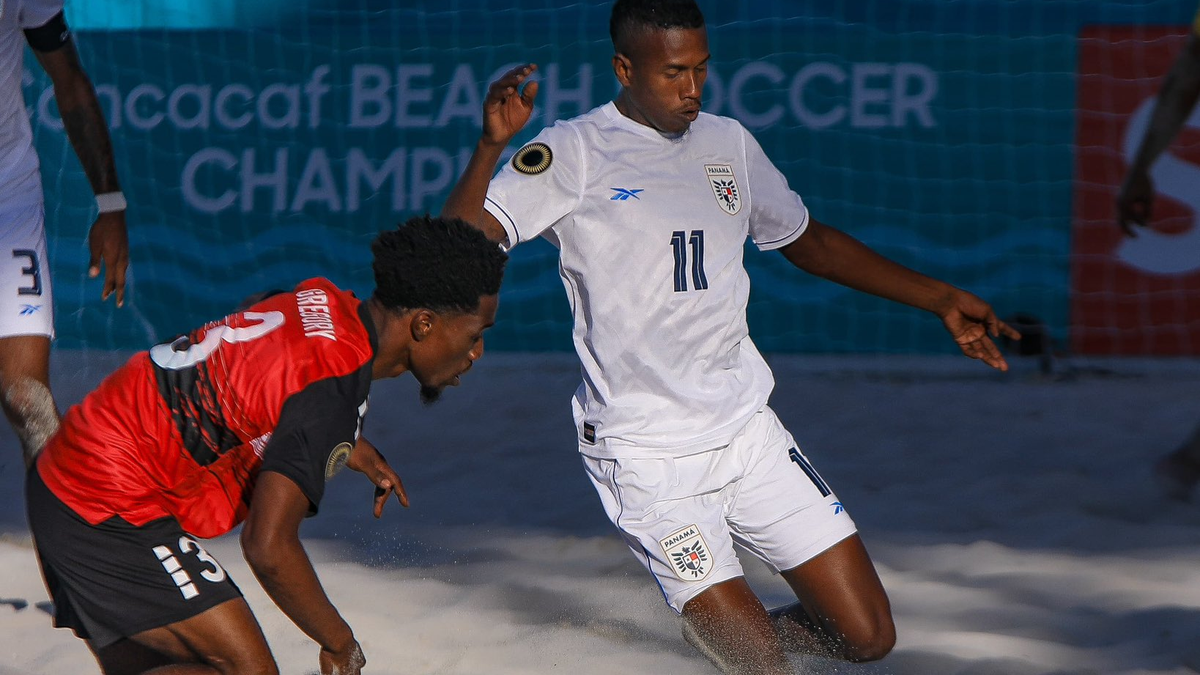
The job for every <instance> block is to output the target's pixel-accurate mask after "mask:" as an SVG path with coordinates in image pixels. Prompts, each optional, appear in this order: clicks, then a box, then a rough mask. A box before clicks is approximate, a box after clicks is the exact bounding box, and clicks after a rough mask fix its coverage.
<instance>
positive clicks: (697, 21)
mask: <svg viewBox="0 0 1200 675" xmlns="http://www.w3.org/2000/svg"><path fill="white" fill-rule="evenodd" d="M668 28H704V14H702V13H701V12H700V7H699V6H697V5H696V2H695V0H617V1H616V2H615V3H613V8H612V16H611V17H610V18H609V20H608V34H609V35H610V36H612V42H613V49H615V50H617V51H618V52H622V53H625V52H626V51H627V50H628V47H629V46H628V44H627V40H628V39H629V36H630V35H631V34H633V33H634V32H635V31H638V30H647V29H650V30H653V29H664V30H665V29H668Z"/></svg>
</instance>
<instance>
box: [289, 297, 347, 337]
mask: <svg viewBox="0 0 1200 675" xmlns="http://www.w3.org/2000/svg"><path fill="white" fill-rule="evenodd" d="M296 309H298V310H299V311H300V325H301V326H303V327H304V337H306V338H315V337H319V338H325V339H326V340H333V341H334V342H337V334H336V333H334V330H333V317H332V315H330V313H329V296H328V295H326V294H325V291H323V290H321V289H319V288H311V289H309V290H307V291H300V292H298V293H296Z"/></svg>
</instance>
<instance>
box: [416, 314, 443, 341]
mask: <svg viewBox="0 0 1200 675" xmlns="http://www.w3.org/2000/svg"><path fill="white" fill-rule="evenodd" d="M436 322H437V314H434V313H433V312H432V311H430V310H428V309H418V310H417V311H415V312H413V315H412V318H411V320H410V323H409V330H410V331H411V332H412V339H413V341H414V342H420V341H421V340H424V339H425V338H427V337H429V335H430V334H431V333H432V332H433V325H434V324H435V323H436Z"/></svg>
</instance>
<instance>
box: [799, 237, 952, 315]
mask: <svg viewBox="0 0 1200 675" xmlns="http://www.w3.org/2000/svg"><path fill="white" fill-rule="evenodd" d="M783 254H784V256H785V257H786V258H787V259H788V260H789V261H791V262H792V264H794V265H795V266H796V267H799V268H800V269H802V270H804V271H806V272H808V273H810V274H813V275H816V276H819V277H821V278H823V279H828V280H829V281H832V282H834V283H838V284H841V285H843V286H846V287H848V288H853V289H855V290H858V291H862V292H864V293H870V294H871V295H876V296H879V297H881V298H885V299H887V300H892V301H894V302H900V303H903V304H906V305H910V306H912V307H917V308H919V309H924V310H927V311H930V312H934V313H935V314H939V315H940V313H941V312H942V311H943V310H944V308H945V307H947V306H949V305H950V303H951V298H952V297H953V296H954V294H955V293H956V292H957V289H955V288H954V287H953V286H951V285H949V284H947V283H945V282H943V281H938V280H937V279H934V278H932V277H928V276H926V275H924V274H921V273H920V272H916V271H914V270H911V269H909V268H907V267H905V266H903V265H900V264H899V263H896V262H893V261H891V260H889V259H887V258H885V257H883V256H882V255H880V254H878V253H876V252H875V251H873V250H871V249H870V248H868V247H867V246H866V245H865V244H863V243H862V242H860V241H858V240H857V239H855V238H854V237H851V236H850V235H848V234H846V233H844V232H841V231H840V230H837V229H835V228H832V227H829V226H827V225H824V224H822V223H819V222H817V221H816V220H815V219H814V220H812V221H811V222H810V223H809V227H808V230H807V231H806V232H805V233H804V234H803V235H801V236H800V238H799V239H797V240H796V241H795V242H793V243H792V244H790V245H788V246H787V247H785V248H784V249H783Z"/></svg>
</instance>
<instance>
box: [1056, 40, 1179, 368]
mask: <svg viewBox="0 0 1200 675" xmlns="http://www.w3.org/2000/svg"><path fill="white" fill-rule="evenodd" d="M1187 34H1188V31H1187V28H1145V27H1096V28H1088V29H1085V30H1084V31H1083V32H1082V33H1081V35H1080V38H1079V78H1078V89H1077V96H1078V102H1077V105H1076V131H1075V185H1074V188H1075V189H1074V199H1073V209H1072V210H1073V221H1074V222H1073V230H1072V242H1071V348H1072V351H1074V352H1075V353H1084V354H1150V355H1200V106H1197V109H1196V110H1193V111H1192V115H1191V117H1190V118H1189V120H1188V122H1187V124H1185V126H1184V129H1183V130H1182V131H1181V132H1180V133H1179V135H1178V136H1176V138H1175V142H1174V144H1173V145H1172V146H1171V148H1170V149H1169V150H1168V151H1167V152H1166V153H1163V155H1162V156H1161V157H1160V158H1159V160H1158V161H1157V162H1156V163H1155V165H1154V167H1153V168H1152V170H1151V174H1150V175H1151V179H1152V180H1153V181H1154V186H1155V189H1156V192H1157V196H1156V199H1155V202H1154V211H1153V217H1152V219H1151V223H1150V226H1149V227H1147V228H1145V229H1141V228H1139V229H1138V234H1139V236H1138V237H1136V238H1127V237H1125V236H1124V235H1123V233H1122V232H1121V230H1120V229H1119V228H1118V227H1117V218H1116V208H1115V206H1114V204H1115V200H1116V196H1117V191H1118V189H1119V188H1120V185H1121V182H1122V181H1123V180H1124V179H1125V174H1126V172H1127V171H1128V168H1129V162H1130V160H1131V159H1132V157H1133V156H1134V153H1135V152H1136V149H1137V146H1138V142H1139V141H1140V139H1141V138H1142V135H1143V134H1144V132H1145V130H1146V128H1147V126H1148V125H1149V122H1150V116H1151V113H1152V110H1153V105H1154V101H1155V99H1156V97H1157V95H1158V90H1159V87H1160V86H1161V85H1162V81H1163V77H1164V76H1165V75H1166V73H1167V71H1168V70H1170V67H1171V64H1172V62H1173V61H1174V60H1175V57H1176V56H1177V55H1178V54H1179V52H1180V50H1181V49H1182V48H1183V46H1184V43H1185V42H1186V38H1187Z"/></svg>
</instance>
